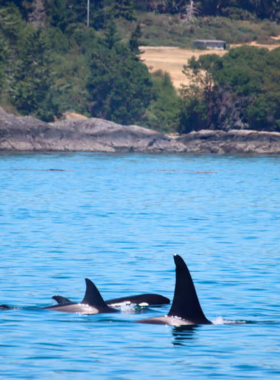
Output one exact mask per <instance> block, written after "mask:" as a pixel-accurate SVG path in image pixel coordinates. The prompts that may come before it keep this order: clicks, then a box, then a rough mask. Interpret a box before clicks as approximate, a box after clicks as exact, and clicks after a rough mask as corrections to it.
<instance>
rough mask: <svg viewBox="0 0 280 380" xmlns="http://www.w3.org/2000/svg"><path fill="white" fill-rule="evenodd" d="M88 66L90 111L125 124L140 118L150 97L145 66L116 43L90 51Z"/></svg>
mask: <svg viewBox="0 0 280 380" xmlns="http://www.w3.org/2000/svg"><path fill="white" fill-rule="evenodd" d="M90 67H91V74H90V76H89V79H88V83H87V90H88V93H89V111H90V113H91V115H92V116H94V117H101V118H104V119H108V120H112V121H115V122H117V123H121V124H125V125H129V124H133V123H136V122H138V123H139V122H141V119H142V117H143V115H144V113H145V109H146V108H147V107H148V105H149V103H150V101H151V99H152V97H153V88H152V82H151V79H150V75H149V72H148V70H147V68H146V66H144V65H143V64H142V63H141V62H139V61H136V60H135V58H134V56H133V55H132V54H131V52H130V51H129V49H128V48H127V47H126V46H124V45H122V44H118V45H116V46H115V47H114V48H112V49H104V50H103V51H99V52H95V53H93V55H92V59H91V65H90Z"/></svg>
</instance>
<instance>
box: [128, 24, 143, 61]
mask: <svg viewBox="0 0 280 380" xmlns="http://www.w3.org/2000/svg"><path fill="white" fill-rule="evenodd" d="M141 36H142V31H141V25H140V23H138V24H137V26H136V28H135V30H134V31H133V32H132V34H131V37H130V40H129V48H130V50H131V52H132V54H134V55H135V56H139V55H140V54H141V52H140V50H139V39H140V38H141Z"/></svg>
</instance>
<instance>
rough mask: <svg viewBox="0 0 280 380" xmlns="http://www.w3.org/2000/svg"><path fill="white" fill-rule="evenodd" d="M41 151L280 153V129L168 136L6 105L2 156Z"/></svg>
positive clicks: (1, 118)
mask: <svg viewBox="0 0 280 380" xmlns="http://www.w3.org/2000/svg"><path fill="white" fill-rule="evenodd" d="M39 152H40V153H46V154H47V153H57V152H68V153H74V152H85V153H86V152H96V153H111V154H118V153H152V154H154V153H156V154H160V153H192V154H208V153H215V154H242V155H244V154H245V155H264V154H280V133H279V132H265V131H253V130H229V131H228V132H224V131H219V130H201V131H197V132H190V133H188V134H185V135H179V136H168V135H164V134H162V133H159V132H157V131H153V130H151V129H147V128H143V127H139V126H136V125H130V126H123V125H120V124H116V123H114V122H111V121H107V120H103V119H97V118H89V119H76V118H72V119H67V120H64V121H57V122H55V123H51V124H48V123H45V122H43V121H40V120H38V119H35V118H32V117H30V116H26V117H16V116H14V115H11V114H8V113H7V112H5V111H4V110H3V108H1V107H0V154H1V153H21V154H30V153H39Z"/></svg>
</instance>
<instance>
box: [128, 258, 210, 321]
mask: <svg viewBox="0 0 280 380" xmlns="http://www.w3.org/2000/svg"><path fill="white" fill-rule="evenodd" d="M174 261H175V265H176V284H175V291H174V297H173V302H172V306H171V309H170V311H169V313H168V314H167V315H165V316H162V317H154V318H146V319H141V320H139V321H135V323H151V324H160V325H171V326H184V325H198V324H207V325H208V324H212V323H211V322H210V321H209V320H208V319H207V318H206V317H205V315H204V313H203V311H202V308H201V306H200V303H199V300H198V297H197V294H196V290H195V287H194V283H193V280H192V277H191V274H190V272H189V269H188V267H187V265H186V263H185V262H184V260H183V259H182V257H181V256H179V255H174Z"/></svg>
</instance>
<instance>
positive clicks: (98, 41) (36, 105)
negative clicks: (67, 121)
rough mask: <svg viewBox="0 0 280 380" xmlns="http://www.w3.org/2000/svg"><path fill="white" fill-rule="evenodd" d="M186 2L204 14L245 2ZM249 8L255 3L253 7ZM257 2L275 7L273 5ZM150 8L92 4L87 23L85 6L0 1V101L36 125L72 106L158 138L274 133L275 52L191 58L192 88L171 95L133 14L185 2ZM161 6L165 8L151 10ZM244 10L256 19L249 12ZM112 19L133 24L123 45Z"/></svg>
mask: <svg viewBox="0 0 280 380" xmlns="http://www.w3.org/2000/svg"><path fill="white" fill-rule="evenodd" d="M195 3H196V4H197V7H198V9H200V10H202V9H204V12H206V13H207V12H210V8H211V10H212V12H213V10H214V9H216V7H218V9H220V8H221V7H222V8H223V9H226V6H225V5H228V4H231V5H233V4H235V5H236V7H237V5H238V4H241V3H242V4H245V5H246V4H247V2H246V1H245V0H242V1H238V2H237V1H236V2H234V1H229V0H228V1H222V0H220V2H218V1H216V0H208V1H206V0H205V1H202V0H201V1H200V2H199V1H197V2H195ZM249 3H250V4H251V6H252V4H253V5H254V4H255V6H256V7H257V6H258V7H259V6H260V4H262V1H261V0H258V1H255V2H254V1H253V0H252V1H250V2H249V1H248V6H249ZM265 3H266V6H267V5H268V4H272V5H271V7H273V4H274V5H275V10H276V8H277V6H278V5H277V3H278V2H277V1H275V2H274V3H273V2H270V1H269V0H268V1H266V2H265ZM153 4H154V5H153V6H152V1H150V0H143V1H138V0H136V1H132V0H118V1H113V0H111V1H109V0H91V1H90V6H91V7H90V27H87V26H86V16H87V10H86V1H85V0H67V1H65V0H14V1H13V2H9V1H7V0H0V43H1V44H0V104H1V105H4V104H11V106H12V107H14V108H13V110H15V111H17V112H18V113H19V114H21V115H32V116H35V117H38V118H40V119H42V120H45V121H53V120H54V119H55V118H59V117H60V116H61V115H62V113H64V112H65V111H67V110H71V109H73V110H75V111H76V112H79V113H82V114H85V115H87V116H91V117H99V118H104V119H108V120H112V121H115V122H117V123H121V124H125V125H129V124H138V125H142V126H146V127H149V128H152V129H156V130H159V131H161V132H176V131H178V132H181V133H185V132H189V131H191V130H198V129H201V128H204V129H205V128H211V129H217V128H218V129H223V130H228V129H230V128H233V127H234V128H253V129H269V130H279V129H280V124H279V123H280V115H279V110H280V107H279V105H280V104H279V102H280V93H279V84H278V82H279V80H280V70H279V69H278V67H280V52H279V49H276V50H274V51H272V52H269V51H268V50H266V49H256V48H252V47H242V48H238V49H233V50H230V51H229V53H227V54H226V55H225V56H224V57H217V56H216V55H213V56H201V57H200V58H199V59H194V58H193V59H192V60H190V61H189V63H188V64H187V65H186V66H185V68H184V70H185V74H186V75H187V76H188V77H189V79H190V83H191V84H190V86H188V87H183V88H182V89H181V90H180V92H179V93H178V91H176V90H175V89H174V87H173V85H172V82H171V80H170V77H169V75H168V74H166V73H162V72H156V73H154V74H153V75H151V74H150V73H149V72H148V69H147V67H146V66H145V65H144V64H143V62H142V61H141V52H140V50H139V44H140V40H141V25H140V23H137V20H136V16H135V11H137V9H138V10H139V9H140V8H141V9H146V10H147V11H160V12H167V11H168V12H170V13H172V12H173V13H174V12H180V11H181V10H182V9H183V7H184V6H185V5H186V4H188V2H186V1H184V0H180V1H179V0H178V1H177V0H176V1H175V0H174V1H167V0H166V1H162V2H160V1H154V3H153ZM160 4H163V5H164V7H165V8H163V6H161V7H159V10H158V8H157V7H158V5H160ZM245 5H244V8H243V9H246V7H245ZM153 7H156V9H153ZM207 7H208V8H207ZM207 9H208V11H207ZM250 9H251V11H250V12H253V10H254V12H255V14H257V13H256V9H257V8H254V9H253V8H250ZM258 9H259V8H258ZM200 12H201V11H200ZM215 12H216V11H215ZM263 15H264V14H263ZM273 17H274V16H273ZM119 18H124V19H126V20H129V21H132V22H133V25H134V30H133V31H132V33H131V35H130V38H129V41H128V43H124V42H122V40H121V38H120V36H119V34H118V32H117V26H116V21H117V20H118V19H119Z"/></svg>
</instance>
